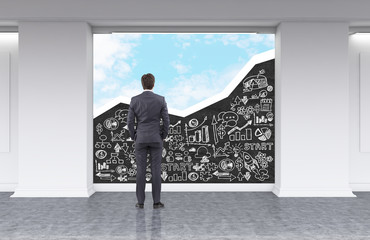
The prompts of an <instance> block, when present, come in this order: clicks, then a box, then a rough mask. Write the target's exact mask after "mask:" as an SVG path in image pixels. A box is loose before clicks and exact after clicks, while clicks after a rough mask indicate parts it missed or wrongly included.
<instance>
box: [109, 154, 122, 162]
mask: <svg viewBox="0 0 370 240" xmlns="http://www.w3.org/2000/svg"><path fill="white" fill-rule="evenodd" d="M110 156H111V157H110V159H108V160H107V162H108V161H109V162H111V163H113V164H117V163H118V164H123V162H124V161H123V159H120V158H119V157H118V153H111V154H110Z"/></svg>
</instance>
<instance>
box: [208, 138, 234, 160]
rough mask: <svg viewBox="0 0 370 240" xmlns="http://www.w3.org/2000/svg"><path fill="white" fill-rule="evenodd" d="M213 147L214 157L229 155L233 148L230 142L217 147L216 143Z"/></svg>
mask: <svg viewBox="0 0 370 240" xmlns="http://www.w3.org/2000/svg"><path fill="white" fill-rule="evenodd" d="M212 148H213V157H214V158H216V157H228V156H229V154H227V152H228V151H230V150H231V147H230V142H226V143H225V144H224V146H223V147H218V148H217V149H216V147H215V145H212ZM220 152H221V154H220Z"/></svg>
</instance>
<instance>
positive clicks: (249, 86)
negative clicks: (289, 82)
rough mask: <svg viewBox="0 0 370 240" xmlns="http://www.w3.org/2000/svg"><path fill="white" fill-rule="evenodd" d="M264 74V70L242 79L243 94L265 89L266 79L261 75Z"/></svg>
mask: <svg viewBox="0 0 370 240" xmlns="http://www.w3.org/2000/svg"><path fill="white" fill-rule="evenodd" d="M264 73H265V70H264V69H262V70H260V71H259V73H258V74H257V75H254V76H250V77H246V78H245V79H243V86H244V89H243V92H251V91H253V90H256V89H261V88H265V87H267V86H268V83H267V78H266V77H265V76H264V75H263V74H264Z"/></svg>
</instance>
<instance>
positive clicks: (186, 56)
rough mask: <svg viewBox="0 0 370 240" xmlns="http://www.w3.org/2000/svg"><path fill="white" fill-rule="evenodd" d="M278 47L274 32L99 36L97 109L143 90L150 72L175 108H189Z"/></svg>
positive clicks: (96, 45)
mask: <svg viewBox="0 0 370 240" xmlns="http://www.w3.org/2000/svg"><path fill="white" fill-rule="evenodd" d="M274 45H275V42H274V35H273V34H95V35H94V109H98V108H99V107H101V106H103V105H104V104H105V103H108V102H109V101H111V100H113V99H114V98H116V97H118V96H124V97H128V98H131V97H132V96H135V95H137V94H140V93H141V92H142V87H141V82H140V79H141V76H142V75H143V74H145V73H149V72H150V73H152V74H153V75H154V76H155V78H156V83H155V87H154V92H156V93H158V94H160V95H163V96H165V97H166V101H167V104H168V106H169V107H170V108H175V109H178V110H183V109H186V108H188V107H190V106H192V105H194V104H196V103H198V102H201V101H202V100H204V99H206V98H208V97H211V96H213V95H215V94H217V93H219V92H221V91H222V90H223V89H224V88H225V87H226V86H227V85H228V83H229V82H230V81H231V80H232V79H233V78H234V76H235V75H236V74H237V73H238V72H239V71H240V70H241V69H242V67H243V66H244V65H245V64H246V63H247V62H248V60H249V59H250V58H251V57H252V56H253V55H255V54H258V53H261V52H265V51H268V50H271V49H274Z"/></svg>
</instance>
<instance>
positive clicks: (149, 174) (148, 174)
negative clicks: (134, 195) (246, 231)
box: [145, 173, 152, 182]
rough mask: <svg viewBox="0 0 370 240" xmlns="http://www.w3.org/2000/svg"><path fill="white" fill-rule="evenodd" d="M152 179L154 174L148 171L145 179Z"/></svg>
mask: <svg viewBox="0 0 370 240" xmlns="http://www.w3.org/2000/svg"><path fill="white" fill-rule="evenodd" d="M150 179H152V174H151V173H146V174H145V180H146V181H147V182H149V181H150Z"/></svg>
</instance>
